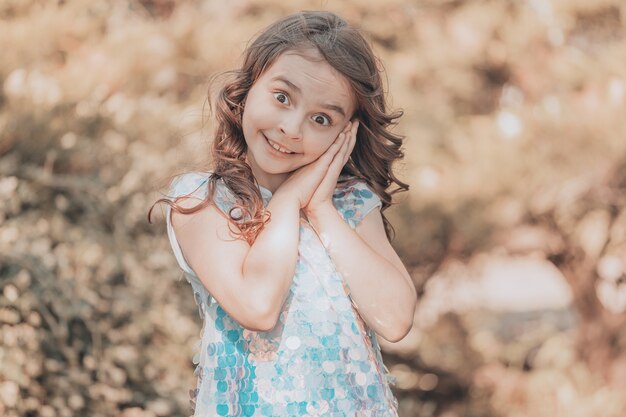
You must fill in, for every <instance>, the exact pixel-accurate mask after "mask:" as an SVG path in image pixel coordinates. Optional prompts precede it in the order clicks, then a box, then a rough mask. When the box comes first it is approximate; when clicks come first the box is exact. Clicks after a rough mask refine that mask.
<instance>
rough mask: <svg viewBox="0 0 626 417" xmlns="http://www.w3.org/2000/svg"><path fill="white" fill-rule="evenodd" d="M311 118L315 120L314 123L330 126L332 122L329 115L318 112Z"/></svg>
mask: <svg viewBox="0 0 626 417" xmlns="http://www.w3.org/2000/svg"><path fill="white" fill-rule="evenodd" d="M313 120H315V123H319V124H321V125H323V126H330V125H331V123H332V120H330V117H328V116H326V115H324V114H318V115H317V116H315V117H314V118H313Z"/></svg>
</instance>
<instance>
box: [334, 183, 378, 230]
mask: <svg viewBox="0 0 626 417" xmlns="http://www.w3.org/2000/svg"><path fill="white" fill-rule="evenodd" d="M333 204H334V205H335V208H336V209H337V210H338V211H339V213H340V214H341V215H342V217H343V218H344V220H345V221H346V222H347V223H348V224H349V225H350V226H351V227H352V228H354V227H356V226H357V225H358V224H359V223H360V222H361V221H362V220H363V219H364V218H365V216H367V214H368V213H369V212H370V211H372V210H373V209H375V208H378V209H380V208H381V207H382V200H381V199H380V197H379V196H378V195H377V194H376V192H374V190H373V189H372V187H370V186H369V185H368V184H367V182H366V181H365V180H363V179H362V178H358V177H346V176H342V177H340V178H339V181H338V182H337V187H336V188H335V192H334V193H333Z"/></svg>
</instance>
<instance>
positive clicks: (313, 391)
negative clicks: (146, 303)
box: [167, 173, 397, 417]
mask: <svg viewBox="0 0 626 417" xmlns="http://www.w3.org/2000/svg"><path fill="white" fill-rule="evenodd" d="M207 179H208V174H207V173H188V174H185V175H182V176H180V177H178V178H177V179H175V181H174V182H173V184H172V189H171V197H172V198H175V197H178V196H182V195H193V196H195V197H197V198H200V199H202V198H204V197H205V196H206V183H207ZM217 185H218V186H217V188H216V196H215V203H216V205H217V206H218V207H219V208H220V209H221V210H222V211H224V212H228V210H229V209H230V208H231V207H232V206H233V203H234V202H235V199H234V196H233V195H232V193H230V192H229V190H228V189H227V188H226V186H225V185H224V184H223V182H222V181H221V180H220V181H218V184H217ZM260 191H261V195H262V197H263V201H264V203H265V204H266V205H267V203H268V202H269V199H270V198H271V192H270V191H269V190H267V189H265V188H263V187H261V188H260ZM333 203H334V205H335V207H336V209H337V210H338V211H339V213H340V214H341V216H342V217H343V219H344V220H345V221H346V222H347V223H348V224H349V225H350V226H351V227H353V228H354V227H356V225H357V224H358V223H359V222H360V221H361V220H362V219H363V218H364V217H365V215H367V213H368V212H369V211H371V210H373V209H375V208H377V207H378V208H380V207H381V201H380V199H379V198H378V197H377V196H376V194H374V193H373V192H372V191H371V190H370V189H369V187H368V186H367V185H366V184H365V182H363V181H359V180H354V179H352V180H349V181H346V182H341V183H340V184H339V185H338V187H337V189H336V190H335V193H334V194H333ZM167 221H168V235H169V238H170V242H171V244H172V248H173V251H174V255H175V256H176V259H177V260H178V263H179V264H180V266H181V268H182V269H183V271H184V272H185V277H186V279H187V280H188V282H189V283H190V284H191V286H192V289H193V292H194V299H195V301H196V304H197V305H198V312H199V314H200V316H201V317H202V318H203V319H204V326H203V332H202V339H201V345H200V348H199V350H198V353H197V354H196V356H195V357H194V363H195V362H197V365H198V366H197V368H196V372H195V373H196V375H197V377H198V385H197V388H196V389H194V390H192V391H191V392H190V397H191V401H190V402H191V404H192V406H194V407H195V411H194V415H195V416H203V417H204V416H250V417H252V416H305V415H306V416H350V417H352V416H371V417H390V416H397V400H396V399H395V397H394V396H393V393H392V392H391V390H390V388H389V384H390V383H393V378H392V377H391V375H390V374H389V372H388V370H387V368H386V367H385V366H384V364H383V362H382V356H381V354H380V347H379V345H378V342H377V340H376V335H375V333H374V332H373V331H372V330H371V329H369V328H368V327H367V326H366V324H365V323H364V322H363V320H362V319H361V317H360V316H359V314H358V312H357V311H356V306H355V304H354V303H353V302H352V300H351V298H350V295H349V289H348V288H347V287H346V286H345V282H344V281H343V278H342V277H341V275H340V274H339V273H338V272H337V271H336V270H335V268H334V265H333V262H332V260H331V259H330V257H329V255H328V253H327V251H326V249H325V248H324V246H323V245H322V242H321V241H320V239H319V237H318V236H317V234H316V233H315V231H314V230H313V229H312V228H311V227H310V226H309V225H308V224H307V223H306V222H305V221H302V222H301V224H300V242H299V247H298V252H299V258H298V261H297V264H296V272H295V275H294V278H293V283H292V285H291V288H290V291H289V293H288V295H287V299H286V301H285V303H284V305H283V310H282V312H281V314H280V316H279V320H278V322H277V324H276V326H275V327H274V329H272V330H271V331H269V332H254V331H250V330H247V329H244V328H242V327H241V326H240V325H239V324H238V323H237V322H236V321H235V320H233V319H232V318H231V317H230V316H229V315H228V314H227V313H226V311H225V310H224V309H223V308H222V307H221V306H220V305H219V303H218V302H216V300H213V299H212V297H211V296H210V294H208V292H207V291H206V288H205V287H204V286H203V285H202V283H201V282H200V280H199V279H198V277H197V276H196V275H195V274H194V272H193V270H192V269H191V268H190V267H189V265H188V264H187V263H186V261H185V259H184V257H183V256H182V252H181V251H180V247H179V246H178V242H177V240H176V236H175V235H174V231H173V229H172V227H171V221H170V214H169V212H168V213H167Z"/></svg>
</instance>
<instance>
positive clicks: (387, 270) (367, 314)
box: [308, 206, 417, 342]
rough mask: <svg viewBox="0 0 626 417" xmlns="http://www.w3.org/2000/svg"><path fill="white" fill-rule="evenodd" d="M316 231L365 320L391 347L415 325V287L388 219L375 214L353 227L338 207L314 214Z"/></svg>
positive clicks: (313, 222)
mask: <svg viewBox="0 0 626 417" xmlns="http://www.w3.org/2000/svg"><path fill="white" fill-rule="evenodd" d="M308 217H309V220H310V221H311V224H312V226H313V227H314V229H315V230H316V231H317V233H318V235H319V236H320V238H321V241H322V242H323V243H324V246H325V247H326V249H327V250H328V252H329V254H330V257H331V259H332V260H333V262H334V264H335V266H336V268H337V270H338V271H339V272H340V273H341V275H342V276H343V278H344V280H345V281H346V283H347V284H348V287H349V288H350V292H351V297H352V300H353V301H354V303H355V304H356V306H357V307H358V310H359V314H360V315H361V317H362V318H363V320H364V321H365V322H366V323H367V324H368V326H369V327H370V328H372V329H373V330H374V331H375V332H376V333H378V334H379V335H381V336H382V337H383V338H385V339H386V340H388V341H390V342H397V341H399V340H401V339H402V338H403V337H404V336H406V334H407V333H408V332H409V330H410V329H411V327H412V325H413V314H414V312H415V307H416V304H417V295H416V290H415V285H414V284H413V282H412V280H411V277H410V275H409V273H408V272H407V270H406V268H405V267H404V265H403V264H402V261H401V260H400V258H399V257H398V255H397V254H396V252H395V251H394V249H393V247H392V246H391V245H390V244H389V241H388V239H387V236H386V235H385V231H384V226H383V221H382V216H381V214H380V211H379V210H378V209H375V210H372V211H371V212H370V213H369V214H368V215H367V216H365V218H364V219H363V220H362V221H361V223H359V224H358V225H357V227H356V230H353V229H352V228H350V226H349V225H348V224H346V222H345V221H344V220H343V219H342V218H341V216H340V214H339V213H338V212H337V210H336V209H335V208H334V207H332V206H325V209H321V210H319V211H316V212H309V213H308Z"/></svg>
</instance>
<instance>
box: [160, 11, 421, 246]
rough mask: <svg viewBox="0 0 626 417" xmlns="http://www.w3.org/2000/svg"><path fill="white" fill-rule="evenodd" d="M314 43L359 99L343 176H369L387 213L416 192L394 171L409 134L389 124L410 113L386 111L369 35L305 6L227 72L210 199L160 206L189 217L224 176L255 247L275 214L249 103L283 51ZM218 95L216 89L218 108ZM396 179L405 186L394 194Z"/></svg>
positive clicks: (235, 215) (235, 216)
mask: <svg viewBox="0 0 626 417" xmlns="http://www.w3.org/2000/svg"><path fill="white" fill-rule="evenodd" d="M311 48H314V49H316V50H317V51H319V53H320V54H321V55H322V57H323V58H324V59H325V60H326V62H328V64H330V66H332V67H333V68H334V69H335V70H337V71H338V72H339V73H341V74H342V75H343V76H344V77H345V78H346V80H347V81H348V82H349V84H350V86H351V87H352V90H353V94H354V96H355V98H356V104H357V105H356V111H355V114H354V117H356V118H357V119H358V120H359V121H360V123H359V130H358V134H357V140H356V144H355V146H354V149H353V151H352V154H351V157H350V159H349V161H348V163H347V164H346V165H345V166H344V168H343V169H342V172H341V174H342V175H345V176H350V177H356V178H359V179H362V180H364V181H365V182H366V183H367V184H368V185H369V186H370V187H371V188H372V189H373V190H374V191H375V192H376V194H377V195H378V196H379V197H380V199H381V200H382V209H381V213H382V212H383V211H384V210H385V209H387V208H388V207H389V206H390V205H391V204H392V195H393V194H395V193H397V192H400V191H406V190H408V189H409V186H408V185H407V184H405V183H403V182H402V181H400V180H398V178H397V177H396V176H395V175H394V173H393V171H392V164H393V162H394V161H395V160H398V159H401V158H403V157H404V153H403V152H402V151H401V149H400V148H401V146H402V141H403V137H402V136H399V135H396V134H394V133H392V132H391V131H390V130H389V128H390V127H391V126H394V125H396V124H397V119H399V118H400V117H401V116H402V114H403V112H402V111H401V110H396V111H394V112H388V111H387V109H386V102H385V91H384V86H383V83H382V79H381V71H382V64H381V63H380V61H379V60H378V59H377V58H376V56H375V55H374V54H373V52H372V49H371V48H370V46H369V44H368V42H367V41H366V40H365V39H364V37H363V35H362V34H361V33H360V32H359V31H358V30H357V29H356V28H354V27H352V26H350V25H348V23H347V22H346V21H345V20H344V19H342V18H341V17H339V16H337V15H336V14H334V13H332V12H327V11H304V12H299V13H295V14H292V15H290V16H287V17H284V18H282V19H280V20H278V21H276V22H275V23H273V24H271V25H270V26H268V27H267V28H266V29H265V30H263V31H262V32H261V33H260V34H259V35H258V36H257V37H256V39H254V40H253V41H252V43H250V44H248V46H247V48H246V50H245V51H244V59H243V65H242V66H241V68H240V69H238V70H234V71H228V72H226V73H225V74H226V75H228V76H230V79H229V80H228V81H227V82H226V83H225V85H224V87H223V88H222V89H221V91H220V92H219V94H218V96H217V98H216V111H215V113H216V119H217V120H216V130H215V138H214V140H213V144H212V155H211V156H212V166H213V170H212V175H211V176H210V178H209V180H208V185H207V186H208V194H207V197H206V199H205V200H203V201H202V202H201V203H199V204H198V205H197V206H195V207H192V208H183V207H180V206H179V205H178V204H176V202H173V201H170V200H168V199H166V198H163V199H160V200H158V201H157V202H156V203H155V204H157V203H160V202H163V203H166V204H169V205H170V206H171V207H172V209H174V210H176V211H177V212H180V213H182V214H188V213H193V212H196V211H197V210H200V209H201V208H203V207H206V206H207V205H209V204H210V202H211V201H213V197H214V193H215V188H216V186H217V182H218V181H220V180H222V181H223V183H224V184H225V185H226V187H228V189H229V190H230V191H231V192H232V193H233V194H234V196H235V197H236V203H235V204H234V206H233V207H232V209H231V210H230V211H229V213H228V218H229V220H230V222H231V223H236V224H237V226H238V227H239V230H240V231H241V232H240V233H237V232H235V231H233V232H234V233H235V234H237V235H240V237H241V238H243V239H245V240H246V241H247V242H248V243H249V244H252V243H253V242H254V240H255V239H256V237H257V235H258V234H259V233H260V231H261V230H262V229H263V227H264V226H265V224H266V223H267V222H268V221H269V219H270V215H269V212H267V211H266V210H265V208H264V205H263V200H262V198H261V193H260V191H259V188H258V185H257V182H256V180H255V178H254V176H253V174H252V169H251V168H250V166H249V165H248V163H247V162H246V152H247V145H246V141H245V139H244V136H243V130H242V127H241V117H242V114H243V109H244V105H245V100H246V97H247V95H248V91H250V88H251V87H252V85H253V84H254V82H255V81H256V80H257V79H258V78H259V77H260V76H261V74H263V72H264V71H265V70H266V69H267V68H269V67H270V66H271V65H272V64H273V63H274V61H275V60H276V59H277V58H278V57H279V56H280V55H281V54H283V53H284V52H286V51H293V50H295V51H305V50H310V49H311ZM210 96H211V94H210V93H209V106H210V108H211V110H212V106H211V97H210ZM392 183H394V184H396V185H397V187H396V188H395V189H393V190H390V191H387V190H388V188H389V187H390V186H391V184H392ZM152 208H154V205H153V207H152ZM152 208H151V209H150V212H152ZM218 211H219V210H218ZM150 212H149V213H148V219H149V218H150ZM220 213H221V211H220ZM382 217H383V222H384V225H385V232H386V234H387V237H388V238H391V235H392V234H394V230H393V227H392V226H391V224H390V222H389V221H388V220H387V218H386V217H385V215H384V214H383V215H382Z"/></svg>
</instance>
